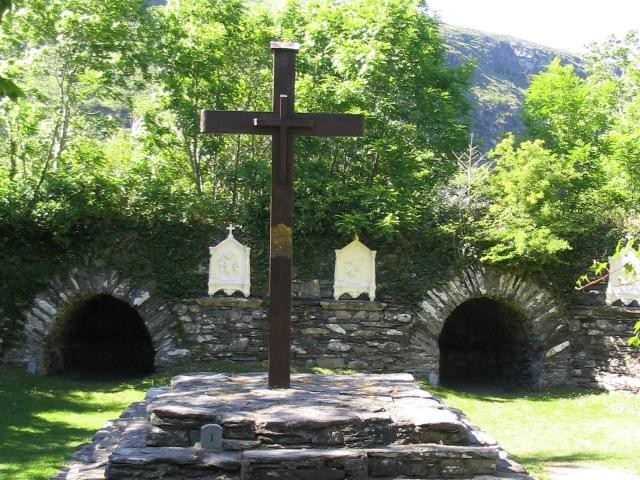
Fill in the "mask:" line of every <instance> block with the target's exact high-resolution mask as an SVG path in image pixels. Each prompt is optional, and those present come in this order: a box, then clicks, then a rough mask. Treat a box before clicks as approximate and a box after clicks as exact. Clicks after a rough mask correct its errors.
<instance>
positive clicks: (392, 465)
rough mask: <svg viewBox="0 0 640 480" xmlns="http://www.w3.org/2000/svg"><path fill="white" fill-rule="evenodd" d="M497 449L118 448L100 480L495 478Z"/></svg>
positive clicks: (402, 447)
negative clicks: (209, 449) (103, 478)
mask: <svg viewBox="0 0 640 480" xmlns="http://www.w3.org/2000/svg"><path fill="white" fill-rule="evenodd" d="M497 459H498V449H497V448H494V447H468V446H466V447H459V446H445V445H435V444H427V445H402V446H394V447H385V448H372V449H348V448H340V449H310V450H301V449H262V450H260V449H258V450H247V451H244V452H237V453H236V452H222V453H214V452H207V451H202V450H198V449H194V448H180V447H142V448H125V447H119V448H117V449H116V450H115V452H114V453H113V454H112V455H111V457H110V459H109V466H108V467H107V471H106V478H107V479H109V480H124V479H129V478H150V479H151V478H163V479H166V480H174V479H175V480H177V479H179V478H189V477H198V476H201V477H206V478H215V479H217V480H230V479H239V480H267V479H269V480H275V479H278V480H312V479H313V480H334V479H336V480H337V479H358V480H366V479H377V478H416V479H418V478H419V479H438V478H458V479H469V478H473V477H474V476H477V475H483V474H484V475H495V472H496V460H497Z"/></svg>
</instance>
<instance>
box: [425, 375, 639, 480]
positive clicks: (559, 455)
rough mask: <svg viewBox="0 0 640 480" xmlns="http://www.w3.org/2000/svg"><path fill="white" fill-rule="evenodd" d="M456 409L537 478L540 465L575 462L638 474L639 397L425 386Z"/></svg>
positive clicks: (614, 394)
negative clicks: (494, 392) (510, 392)
mask: <svg viewBox="0 0 640 480" xmlns="http://www.w3.org/2000/svg"><path fill="white" fill-rule="evenodd" d="M425 388H426V389H428V390H430V391H431V392H433V393H434V394H435V395H438V396H439V397H441V398H442V399H443V400H444V401H445V402H446V403H447V404H448V405H450V406H452V407H454V408H458V409H460V410H462V411H463V412H464V413H465V415H466V416H467V418H468V419H469V420H470V421H471V423H472V424H474V425H476V426H478V427H480V429H481V430H482V431H484V432H486V433H488V434H489V435H491V436H492V437H493V438H495V439H496V440H497V441H498V443H499V444H500V446H501V447H502V448H504V449H505V450H506V451H507V452H509V453H510V454H512V455H513V456H514V457H515V458H516V459H517V460H518V461H519V462H520V463H522V464H523V465H525V467H526V468H527V470H528V471H529V472H530V474H532V475H533V476H535V477H536V478H539V479H540V480H545V479H546V478H547V477H546V475H545V474H544V467H545V465H549V464H553V463H576V464H581V465H584V464H592V465H599V466H607V467H610V468H614V469H620V470H626V471H628V472H634V473H637V472H640V456H639V452H640V429H639V428H638V418H640V397H638V396H632V395H625V394H621V393H595V392H575V391H553V392H540V393H534V394H522V395H503V394H501V395H482V394H478V393H461V392H456V391H453V390H448V389H443V388H438V389H434V388H431V387H425Z"/></svg>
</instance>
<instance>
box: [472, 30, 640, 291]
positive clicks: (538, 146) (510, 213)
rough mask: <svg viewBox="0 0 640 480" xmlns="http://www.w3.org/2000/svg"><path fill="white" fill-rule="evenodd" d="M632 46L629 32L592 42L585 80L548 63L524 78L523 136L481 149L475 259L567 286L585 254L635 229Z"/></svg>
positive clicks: (638, 86) (639, 78)
mask: <svg viewBox="0 0 640 480" xmlns="http://www.w3.org/2000/svg"><path fill="white" fill-rule="evenodd" d="M639 51H640V48H639V44H638V39H637V37H636V36H634V35H629V36H628V37H627V38H626V39H625V40H624V41H616V40H610V41H609V42H608V43H607V44H605V45H603V46H600V47H594V49H593V53H592V55H590V57H589V64H588V67H587V71H588V72H589V75H588V76H587V77H586V78H581V77H579V76H578V75H576V73H575V72H574V71H573V68H572V67H570V66H562V65H561V64H560V62H559V61H558V60H555V61H553V62H552V63H551V64H550V65H549V67H548V69H547V70H546V71H544V72H542V73H541V74H539V75H537V76H536V77H534V78H533V80H532V82H531V85H530V87H529V89H528V90H527V91H526V93H525V105H524V113H525V119H526V122H527V125H528V130H529V131H528V137H526V138H524V139H522V140H521V141H519V142H516V140H515V139H514V138H513V137H508V138H506V139H505V140H504V141H502V142H501V143H500V144H499V145H497V146H496V148H495V149H494V150H493V151H492V152H491V155H490V156H491V158H492V159H493V160H494V161H495V168H494V169H493V171H492V173H491V175H490V177H489V180H488V182H487V187H486V189H485V190H484V192H483V198H484V202H485V204H486V205H487V209H486V215H485V216H484V217H483V218H482V220H480V221H478V222H476V224H475V239H474V244H475V245H476V247H477V248H478V249H479V250H480V251H482V256H481V259H482V260H484V261H487V262H491V263H495V264H499V265H503V266H505V267H508V268H516V269H519V270H525V271H527V272H530V273H535V274H537V275H539V276H540V277H542V278H544V279H548V280H550V279H556V282H555V284H556V285H559V284H564V285H565V286H568V285H570V284H572V283H573V280H570V277H571V276H572V275H573V278H576V277H577V276H578V275H579V273H578V272H580V271H581V267H580V265H584V264H585V262H587V261H588V259H590V258H594V257H600V256H602V255H603V254H604V253H605V252H607V251H612V250H613V248H614V246H615V245H616V242H618V240H619V239H620V238H623V237H624V236H627V237H629V236H630V237H633V236H635V235H637V230H638V228H637V226H638V221H637V218H638V215H637V204H638V201H639V200H640V197H638V187H639V186H640V183H639V182H638V180H640V178H639V177H638V174H637V172H638V168H637V167H638V165H637V162H636V160H637V158H638V153H639V152H638V149H637V140H638V138H639V137H638V135H639V132H640V122H638V116H637V115H638V102H639V101H640V94H639V92H640V74H639V73H638V72H640V68H639V65H640V64H639V61H638V52H639ZM594 265H595V268H598V267H602V262H596V263H595V264H594ZM559 278H560V279H562V280H561V281H560V282H558V281H557V280H558V279H559ZM565 279H566V280H565ZM590 281H591V278H590V277H585V276H583V277H581V279H580V280H579V284H581V285H585V284H587V283H589V282H590ZM560 289H561V290H565V291H567V292H568V288H566V287H565V288H562V287H560Z"/></svg>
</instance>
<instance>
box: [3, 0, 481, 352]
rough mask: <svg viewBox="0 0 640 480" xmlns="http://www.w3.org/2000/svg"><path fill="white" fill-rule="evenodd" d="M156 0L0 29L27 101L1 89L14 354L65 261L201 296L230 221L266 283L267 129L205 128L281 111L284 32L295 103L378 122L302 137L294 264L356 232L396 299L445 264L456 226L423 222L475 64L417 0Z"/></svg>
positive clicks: (43, 9)
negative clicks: (24, 321) (203, 130)
mask: <svg viewBox="0 0 640 480" xmlns="http://www.w3.org/2000/svg"><path fill="white" fill-rule="evenodd" d="M147 3H148V2H146V1H144V0H136V1H133V2H131V1H128V0H116V1H111V2H99V1H97V0H52V1H49V0H47V1H45V0H34V1H30V2H26V1H24V0H16V1H15V2H14V7H15V8H13V9H12V10H10V11H8V12H7V14H6V15H5V16H4V17H3V20H2V23H1V24H0V55H1V56H2V57H3V58H5V59H6V60H7V62H6V64H7V65H8V66H9V67H8V70H7V75H10V77H11V78H12V79H15V80H16V82H17V83H19V85H20V86H21V89H22V90H23V91H24V93H25V97H24V98H18V99H17V100H16V101H15V102H9V101H4V100H0V132H2V135H0V247H1V248H2V264H3V269H2V270H1V271H0V289H1V290H2V295H1V296H0V309H2V310H3V311H4V314H5V315H8V316H9V317H11V318H12V320H11V322H10V323H9V324H5V325H0V330H1V331H2V332H1V335H2V338H3V340H4V343H3V348H4V347H5V346H6V345H8V344H10V343H11V342H12V341H13V339H14V335H15V332H19V331H20V329H17V328H14V325H15V322H17V321H19V318H20V315H19V312H20V310H21V309H23V308H25V307H26V306H28V305H29V303H30V302H31V301H32V299H33V296H34V295H35V294H36V293H37V292H38V291H41V290H42V289H43V288H45V287H46V285H47V282H48V281H49V280H50V279H51V277H52V276H53V275H54V274H60V275H64V274H65V272H66V271H67V270H68V269H70V268H72V267H80V268H86V269H101V268H113V269H116V270H118V271H119V272H120V273H121V274H122V275H124V276H128V277H130V278H133V279H134V280H136V281H138V280H139V281H141V282H142V281H149V280H154V281H156V283H157V285H158V288H159V289H160V291H161V292H162V294H164V295H166V296H171V297H173V296H175V297H183V296H189V295H199V294H202V293H203V292H204V288H205V287H204V286H205V285H206V279H205V274H203V273H201V268H200V267H201V265H202V264H203V263H204V262H205V260H206V257H207V246H208V245H210V244H211V243H213V242H215V241H218V240H221V239H222V238H223V232H221V231H220V230H221V227H223V226H224V225H225V224H226V223H228V222H233V223H235V224H240V226H241V228H240V230H239V234H240V237H241V240H243V241H244V242H246V243H248V244H250V245H251V246H252V254H253V255H254V256H253V258H252V265H253V266H254V268H253V269H252V270H253V271H254V277H255V278H254V279H252V281H253V285H254V286H255V288H254V289H253V291H254V292H255V293H256V294H258V295H259V294H261V293H262V292H264V284H265V276H266V271H267V267H268V265H267V263H268V224H269V194H270V189H269V182H270V147H269V138H268V137H255V136H251V137H249V136H246V137H245V136H231V135H224V136H213V135H201V134H199V132H198V114H199V110H200V109H203V108H214V109H229V110H234V109H237V110H259V111H264V110H268V109H270V104H271V102H270V93H271V75H272V72H271V55H270V52H269V49H268V43H269V41H271V40H273V39H278V38H279V39H282V40H297V41H299V42H300V43H301V44H302V48H301V51H300V54H299V59H298V71H299V74H298V78H297V82H298V88H297V105H298V110H299V111H309V110H313V111H328V112H335V113H340V112H363V113H365V114H366V115H367V128H366V132H367V135H366V136H365V137H364V138H362V139H358V140H348V139H332V140H331V141H327V140H321V139H304V140H302V139H301V140H298V141H297V142H296V180H295V193H296V202H295V232H296V234H295V238H294V249H295V252H296V274H297V275H298V276H304V275H312V276H314V277H321V278H330V277H331V271H332V260H331V259H332V253H333V252H332V249H333V248H336V247H339V246H340V245H341V244H343V242H344V241H345V240H348V239H350V237H351V236H352V234H353V233H354V232H356V231H357V232H358V233H361V234H362V235H363V238H364V239H366V241H367V242H368V243H370V245H371V246H373V247H375V248H377V249H378V250H379V251H381V252H385V255H388V258H387V259H381V268H382V269H384V270H385V271H387V272H389V279H388V281H387V282H386V285H383V286H382V287H381V289H382V292H386V293H383V294H385V295H391V296H399V297H401V296H403V295H404V292H403V288H402V285H404V284H406V283H407V280H408V279H409V278H410V276H411V275H412V274H415V273H418V274H422V273H421V272H426V273H425V275H426V277H425V278H428V279H429V280H431V279H432V278H434V277H435V274H434V275H433V277H431V276H429V275H430V274H429V273H428V272H430V271H434V272H442V271H443V270H447V268H448V267H447V265H446V261H445V259H446V258H447V256H448V255H449V253H450V249H449V242H448V234H447V233H446V232H443V231H442V230H438V227H437V225H435V224H434V223H433V220H432V219H433V216H434V212H436V211H437V209H438V206H437V204H438V201H437V200H435V199H436V197H437V195H436V193H437V192H438V191H439V190H440V189H441V188H442V186H443V184H444V183H445V182H446V181H447V179H448V178H449V177H450V176H451V175H452V174H453V172H454V170H455V165H454V163H455V162H453V161H452V160H450V159H449V158H448V154H449V152H450V151H452V150H458V149H459V148H461V147H462V145H464V143H465V142H466V127H465V115H466V112H467V106H466V102H465V100H464V93H465V90H466V87H467V82H468V77H469V68H468V67H464V68H448V67H447V66H446V62H445V51H444V47H443V46H442V42H441V39H440V37H439V34H438V31H437V24H436V22H435V21H434V20H433V19H432V18H430V17H428V16H426V15H424V14H423V13H424V12H423V7H422V5H421V3H420V2H415V1H410V0H393V1H390V2H387V1H382V0H380V1H376V2H365V1H357V2H337V1H329V0H323V1H317V2H300V3H297V2H291V3H289V5H288V6H287V7H286V8H285V9H284V11H283V12H281V13H279V14H276V13H274V12H273V11H271V10H268V9H267V8H266V7H263V6H261V5H260V4H259V3H258V2H244V1H241V0H232V1H222V0H220V1H205V0H183V1H180V2H178V1H169V2H168V3H167V5H166V6H156V7H148V6H147ZM431 231H433V232H434V235H430V234H429V232H431ZM409 240H411V242H410V241H409ZM425 249H427V250H428V251H429V254H427V255H421V256H420V259H419V260H416V261H415V262H413V259H412V258H409V257H407V256H406V253H407V252H409V251H411V252H413V253H412V255H414V256H418V253H417V252H421V251H423V250H425ZM310 251H312V252H314V254H313V255H309V253H308V252H310ZM394 279H395V280H394ZM383 283H384V282H383Z"/></svg>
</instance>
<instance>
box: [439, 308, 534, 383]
mask: <svg viewBox="0 0 640 480" xmlns="http://www.w3.org/2000/svg"><path fill="white" fill-rule="evenodd" d="M524 325H525V317H524V316H523V315H522V313H520V312H518V311H517V310H516V309H514V308H513V307H510V306H509V305H507V304H506V303H503V302H500V301H496V300H492V299H490V298H484V297H483V298H474V299H471V300H467V301H466V302H464V303H462V304H461V305H459V306H458V307H457V308H456V309H455V310H454V311H453V312H451V314H450V315H449V317H448V318H447V320H446V321H445V324H444V327H443V329H442V332H441V333H440V337H439V339H438V346H439V348H440V383H441V384H442V385H443V386H448V387H452V388H462V389H465V388H481V389H496V388H497V389H505V390H513V389H518V388H532V387H533V385H534V378H533V373H532V371H533V368H532V365H533V351H532V348H531V347H532V346H531V345H530V342H529V338H528V336H527V335H526V334H525V330H524Z"/></svg>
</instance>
